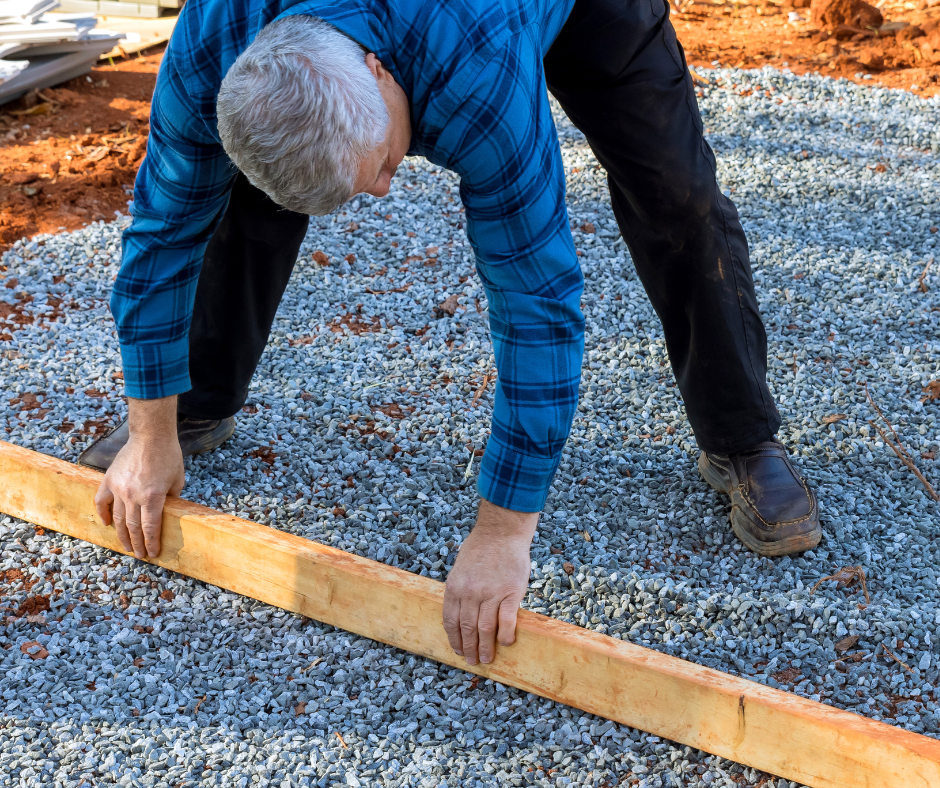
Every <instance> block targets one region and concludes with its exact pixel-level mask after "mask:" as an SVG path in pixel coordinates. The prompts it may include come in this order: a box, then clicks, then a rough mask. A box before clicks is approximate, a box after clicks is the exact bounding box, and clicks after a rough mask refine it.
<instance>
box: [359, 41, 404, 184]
mask: <svg viewBox="0 0 940 788" xmlns="http://www.w3.org/2000/svg"><path fill="white" fill-rule="evenodd" d="M366 65H367V66H368V67H369V70H370V71H371V72H372V73H373V74H374V75H375V80H376V82H377V83H378V86H379V90H380V91H381V93H382V98H383V99H384V100H385V106H386V108H387V109H388V117H389V123H388V129H387V130H386V133H385V139H384V140H382V142H381V144H380V145H379V146H378V147H377V148H376V149H375V150H374V151H372V153H370V154H369V155H368V156H366V157H365V158H364V159H363V160H362V161H361V162H360V163H359V175H358V177H357V178H356V182H355V185H354V193H355V194H371V195H372V196H373V197H384V196H385V195H386V194H388V190H389V187H390V186H391V182H392V176H393V175H394V174H395V170H397V169H398V165H399V164H401V162H402V159H404V158H405V154H406V153H407V152H408V147H409V146H410V145H411V113H410V110H409V106H408V97H407V96H406V95H405V91H404V90H402V89H401V87H400V86H399V84H398V83H397V82H396V81H395V78H394V77H393V76H392V75H391V73H389V72H388V71H387V70H386V69H385V68H383V67H382V63H381V62H380V61H379V59H378V58H377V57H376V56H375V55H374V54H372V53H371V52H370V53H369V54H368V55H366Z"/></svg>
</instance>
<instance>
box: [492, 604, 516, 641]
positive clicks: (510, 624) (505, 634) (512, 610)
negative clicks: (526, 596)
mask: <svg viewBox="0 0 940 788" xmlns="http://www.w3.org/2000/svg"><path fill="white" fill-rule="evenodd" d="M518 612H519V604H518V603H517V602H514V601H513V600H511V599H504V600H503V601H502V602H501V603H500V606H499V636H498V638H497V639H498V640H499V645H501V646H511V645H512V644H513V643H514V642H515V640H516V615H517V614H518Z"/></svg>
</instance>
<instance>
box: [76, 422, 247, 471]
mask: <svg viewBox="0 0 940 788" xmlns="http://www.w3.org/2000/svg"><path fill="white" fill-rule="evenodd" d="M233 432H235V417H234V416H229V417H228V418H227V419H192V418H190V417H189V416H179V417H177V419H176V434H177V436H178V437H179V441H180V448H181V449H182V450H183V456H184V457H190V456H192V455H194V454H205V453H206V452H207V451H212V450H213V449H215V448H217V447H219V446H221V445H222V444H223V443H225V441H227V440H228V439H229V438H231V437H232V433H233ZM129 436H130V431H129V429H128V426H127V419H124V421H122V422H121V423H120V424H118V425H117V427H115V428H114V429H113V430H111V432H109V433H108V434H107V435H105V436H104V437H103V438H98V440H96V441H95V442H94V443H93V444H91V446H89V447H88V448H87V449H85V451H83V452H82V453H81V455H80V456H79V458H78V464H79V465H85V466H87V467H88V468H95V469H96V470H99V471H106V470H108V468H110V467H111V463H112V462H114V458H115V457H117V453H118V452H119V451H120V450H121V449H123V448H124V445H125V444H126V443H127V439H128V437H129Z"/></svg>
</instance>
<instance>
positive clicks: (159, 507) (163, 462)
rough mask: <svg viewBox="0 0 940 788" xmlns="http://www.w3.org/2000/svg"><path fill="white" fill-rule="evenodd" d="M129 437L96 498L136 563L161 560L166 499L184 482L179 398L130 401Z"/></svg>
mask: <svg viewBox="0 0 940 788" xmlns="http://www.w3.org/2000/svg"><path fill="white" fill-rule="evenodd" d="M128 408H129V413H128V427H129V429H130V438H129V439H128V441H127V445H126V446H124V448H123V449H121V451H120V452H118V455H117V457H115V458H114V463H113V464H112V465H111V467H110V468H109V469H108V472H107V473H106V474H105V477H104V481H103V482H101V486H100V487H99V488H98V494H97V495H95V509H96V510H97V512H98V516H99V517H100V518H101V521H102V522H103V523H104V524H105V525H111V524H113V525H114V528H115V530H116V531H117V536H118V539H119V540H120V541H121V544H122V545H123V547H124V549H125V550H127V551H128V552H133V553H134V555H135V556H137V558H141V559H142V558H156V557H157V556H158V555H160V528H161V526H162V522H163V504H164V502H165V501H166V496H167V495H168V494H169V495H179V494H180V492H181V491H182V489H183V485H184V484H185V483H186V478H185V474H184V471H183V453H182V451H180V443H179V439H178V438H177V436H176V397H166V398H164V399H158V400H135V399H132V400H129V402H128Z"/></svg>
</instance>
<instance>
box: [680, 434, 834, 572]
mask: <svg viewBox="0 0 940 788" xmlns="http://www.w3.org/2000/svg"><path fill="white" fill-rule="evenodd" d="M698 472H699V473H700V474H702V478H703V479H705V481H706V482H708V483H709V485H711V486H712V487H713V488H714V489H715V490H717V491H718V492H720V493H723V494H724V495H726V496H728V497H729V498H730V497H731V496H730V493H729V492H728V489H727V488H726V487H725V485H724V480H723V479H722V478H721V475H720V474H719V473H718V472H717V471H716V470H715V469H714V468H712V466H711V464H710V463H709V462H708V460H707V459H706V458H705V453H704V452H703V453H702V454H701V455H699V458H698ZM739 518H740V519H744V515H743V514H742V513H741V510H740V509H739V507H738V506H737V505H732V507H731V516H730V518H729V519H730V520H731V530H733V531H734V535H735V536H736V537H738V539H740V540H741V542H742V543H743V544H744V546H745V547H747V549H748V550H751V551H753V552H755V553H757V554H758V555H763V556H767V557H769V558H776V557H779V556H782V555H793V554H794V553H805V552H806V551H807V550H812V549H813V548H814V547H816V545H818V544H819V541H820V540H821V539H822V531H821V530H820V529H819V528H818V527H817V528H816V530H815V532H814V533H811V534H804V535H803V536H791V537H789V538H788V539H781V540H780V541H778V542H761V541H759V540H757V539H755V538H754V537H753V536H751V534H750V533H749V532H748V530H747V529H746V528H744V526H743V525H741V523H740V522H738V520H739Z"/></svg>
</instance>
